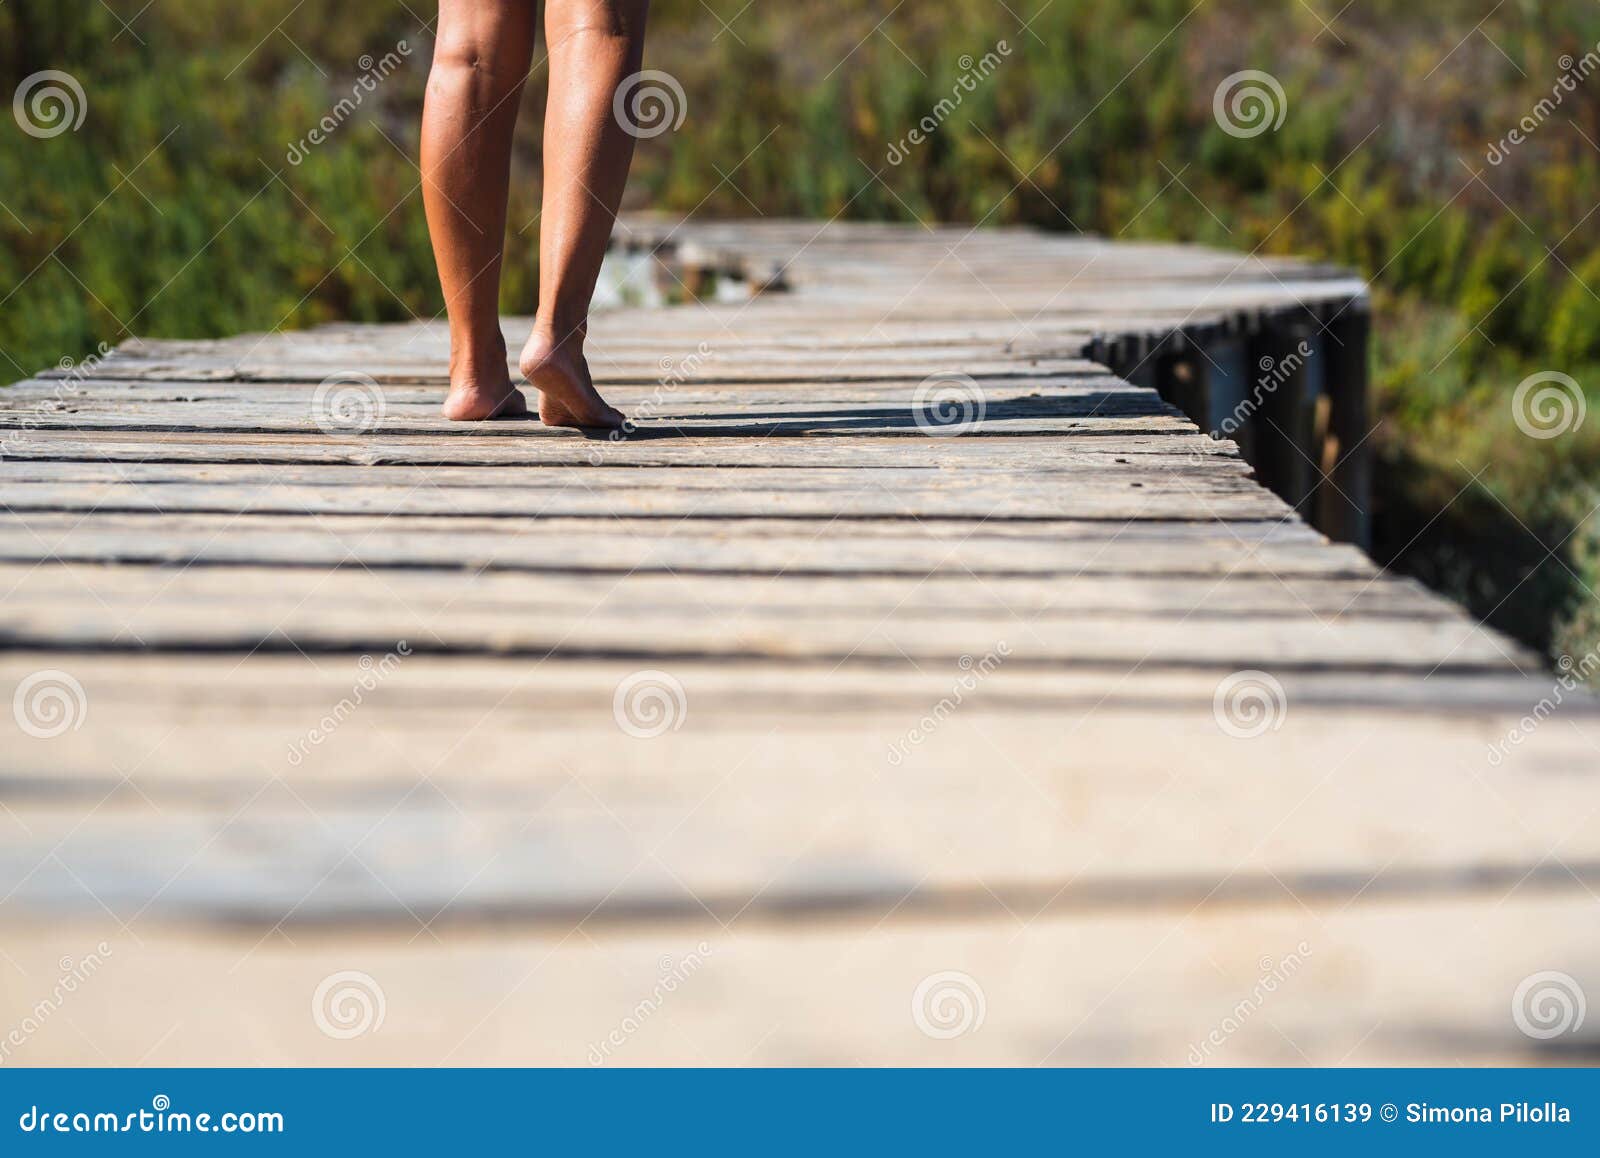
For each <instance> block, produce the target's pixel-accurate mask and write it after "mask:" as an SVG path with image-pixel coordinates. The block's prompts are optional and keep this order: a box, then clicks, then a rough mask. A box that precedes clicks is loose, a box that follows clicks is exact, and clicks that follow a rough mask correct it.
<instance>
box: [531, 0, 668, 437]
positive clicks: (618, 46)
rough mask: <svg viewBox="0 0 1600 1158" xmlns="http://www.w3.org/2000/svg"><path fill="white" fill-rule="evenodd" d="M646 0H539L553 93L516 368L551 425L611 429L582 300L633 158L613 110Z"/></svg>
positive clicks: (632, 66) (636, 62) (590, 288)
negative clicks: (533, 283) (535, 284)
mask: <svg viewBox="0 0 1600 1158" xmlns="http://www.w3.org/2000/svg"><path fill="white" fill-rule="evenodd" d="M649 7H650V4H649V0H546V7H545V18H544V28H545V41H546V43H547V44H548V45H549V51H550V96H549V104H548V107H547V109H546V111H545V118H544V207H543V209H542V211H541V212H540V215H539V313H538V317H537V318H536V320H535V322H534V327H533V334H532V336H531V337H529V338H528V343H527V345H526V346H524V347H523V350H522V357H521V359H520V365H521V369H522V372H523V374H525V375H526V376H527V378H528V381H529V382H530V383H532V384H533V386H534V387H535V388H536V389H537V390H538V391H539V417H540V418H542V419H543V420H544V421H545V422H546V423H547V424H548V425H551V426H600V427H606V426H610V427H616V426H620V425H621V424H622V415H621V414H620V413H619V412H618V411H617V410H615V409H614V408H612V407H611V406H608V405H607V404H606V401H605V399H603V398H601V397H600V395H599V394H598V393H597V392H596V391H595V388H594V383H593V381H592V380H591V379H590V377H589V366H588V363H587V362H586V361H585V360H584V356H583V345H584V339H585V338H586V337H587V336H588V331H589V299H590V298H591V297H593V296H594V285H595V280H596V278H598V277H599V274H600V262H601V260H602V259H603V258H604V257H605V252H606V245H607V243H608V242H609V241H610V239H611V226H612V224H613V222H615V220H616V216H617V206H618V205H619V204H620V203H621V201H622V189H623V186H624V185H625V184H627V180H628V165H629V163H630V162H631V161H632V159H633V142H634V137H633V134H632V133H630V132H629V131H628V127H627V126H625V125H623V124H622V123H621V122H620V121H619V119H618V117H617V116H616V114H615V112H614V110H613V101H614V99H615V97H616V94H617V89H618V87H619V86H620V85H621V84H622V82H623V81H624V80H626V79H627V78H628V77H629V76H630V75H631V74H633V73H635V72H638V71H639V66H640V63H641V61H642V59H643V56H644V23H645V16H646V14H647V12H648V11H649Z"/></svg>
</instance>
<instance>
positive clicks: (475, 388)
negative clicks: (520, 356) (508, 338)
mask: <svg viewBox="0 0 1600 1158" xmlns="http://www.w3.org/2000/svg"><path fill="white" fill-rule="evenodd" d="M477 345H478V346H487V347H488V349H487V350H484V351H480V354H479V356H476V357H474V356H470V355H463V354H461V353H460V352H459V351H457V350H454V349H452V350H451V351H450V393H449V395H448V396H447V397H446V398H445V400H444V407H443V413H444V416H445V417H446V418H448V419H449V420H450V421H451V422H479V421H481V420H483V419H485V418H516V417H518V416H520V415H523V414H526V413H528V399H527V397H526V396H525V395H524V394H523V393H522V391H521V390H518V389H517V388H516V387H515V386H513V385H512V384H511V372H510V371H509V370H507V369H506V344H505V340H504V339H503V338H501V337H500V336H499V335H498V334H496V335H495V338H494V340H493V341H492V342H484V343H477Z"/></svg>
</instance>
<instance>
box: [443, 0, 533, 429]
mask: <svg viewBox="0 0 1600 1158" xmlns="http://www.w3.org/2000/svg"><path fill="white" fill-rule="evenodd" d="M537 24H538V6H537V4H536V2H535V0H439V31H438V36H437V39H436V41H435V44H434V52H433V69H432V71H431V72H429V74H428V92H427V97H426V99H425V101H424V103H423V108H422V200H423V206H424V208H425V210H426V212H427V216H428V234H429V236H430V237H431V238H432V240H433V254H434V260H435V262H436V263H437V264H438V267H439V282H440V285H441V286H442V287H443V289H444V298H445V309H446V312H447V313H448V314H449V317H450V395H449V397H448V398H446V399H445V403H444V415H445V417H446V418H452V419H458V420H470V419H476V418H490V417H493V416H495V415H497V414H522V413H526V412H527V403H526V401H525V400H524V398H523V395H522V393H521V391H519V390H517V389H516V388H515V387H514V386H513V385H512V383H511V375H510V372H509V370H508V368H507V364H506V347H505V339H504V338H503V337H502V335H501V333H500V264H501V259H502V256H503V250H504V247H505V235H506V199H507V197H508V195H509V193H510V186H511V136H512V132H513V130H514V129H515V128H516V123H517V106H518V105H519V104H520V103H521V97H522V86H523V83H524V82H525V81H526V80H527V78H528V66H529V64H530V63H531V62H532V60H533V44H534V33H535V30H536V28H537Z"/></svg>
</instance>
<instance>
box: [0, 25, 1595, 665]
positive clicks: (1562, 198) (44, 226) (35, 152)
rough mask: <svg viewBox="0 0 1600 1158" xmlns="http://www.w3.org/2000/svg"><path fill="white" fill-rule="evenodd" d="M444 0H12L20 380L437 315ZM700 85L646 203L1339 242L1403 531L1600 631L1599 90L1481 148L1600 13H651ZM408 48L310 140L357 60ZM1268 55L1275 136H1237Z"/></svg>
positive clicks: (1579, 650) (1476, 576) (672, 60)
mask: <svg viewBox="0 0 1600 1158" xmlns="http://www.w3.org/2000/svg"><path fill="white" fill-rule="evenodd" d="M434 15H435V13H434V9H433V8H432V7H431V6H428V7H424V6H421V5H418V4H416V3H415V2H414V0H346V2H344V3H342V4H339V5H327V4H308V5H297V4H295V3H294V0H264V2H262V3H257V4H248V5H240V4H237V3H233V2H231V0H159V2H158V3H156V4H155V5H151V6H146V5H144V4H143V0H106V2H105V3H101V2H100V0H67V2H65V3H63V2H61V0H8V2H7V3H5V4H4V5H0V81H3V83H4V89H3V91H4V92H6V93H11V92H13V91H14V90H15V89H16V87H17V85H18V84H19V82H20V81H21V80H22V79H23V78H24V77H27V76H29V75H31V74H32V73H34V72H37V71H39V70H41V69H60V70H63V71H66V72H69V73H71V74H72V75H73V76H74V77H75V78H76V79H77V80H78V81H79V82H80V83H81V85H82V86H83V89H84V92H85V96H86V98H87V104H88V112H87V116H86V118H85V120H84V123H83V125H82V126H81V127H80V128H79V129H78V130H76V131H74V132H67V133H63V134H61V135H59V136H56V137H53V138H50V139H36V138H34V137H31V136H28V135H25V134H24V133H22V132H21V131H20V129H19V128H18V127H17V126H16V124H15V122H14V120H13V119H11V118H6V119H4V120H3V121H0V293H3V294H4V295H5V297H4V300H3V302H0V379H4V380H9V379H12V378H21V377H24V376H26V375H27V374H28V373H30V372H32V371H35V370H37V369H39V368H40V367H43V366H47V365H51V364H54V363H56V362H57V361H58V360H59V359H62V358H64V357H70V358H81V357H83V356H85V355H86V354H89V353H90V352H92V351H93V350H94V349H95V348H96V347H97V345H98V344H99V343H101V342H107V343H112V344H114V343H116V342H117V341H120V340H122V339H123V338H126V337H127V336H129V335H130V334H133V333H138V334H145V335H152V336H190V337H200V336H211V335H219V334H228V333H234V332H238V331H243V330H260V329H271V328H278V327H295V326H305V325H310V324H315V323H317V322H322V321H328V320H333V319H353V320H364V321H381V320H393V319H403V318H410V317H414V316H424V317H431V316H434V315H436V314H437V313H438V312H439V310H440V305H441V303H440V295H439V290H438V285H437V282H436V280H435V276H434V273H433V267H432V260H431V257H430V254H429V250H428V244H427V234H426V229H425V225H424V221H423V216H422V208H421V199H420V194H419V191H418V180H419V178H418V174H417V171H416V167H415V164H414V159H415V157H416V141H417V128H416V125H417V118H418V114H419V110H420V107H421V101H422V94H423V87H424V82H425V79H426V73H427V64H428V59H429V55H430V52H431V45H432V26H433V21H434ZM651 20H652V29H651V38H650V46H649V50H648V53H647V64H648V65H649V66H650V67H654V68H660V69H664V70H666V71H668V72H670V73H672V74H673V75H674V76H675V77H676V78H677V79H678V80H679V81H680V82H681V83H682V85H683V87H684V89H685V91H686V93H687V97H688V118H687V120H686V122H685V124H684V126H683V128H682V129H680V130H679V131H678V132H676V133H674V134H669V135H667V136H663V137H660V138H657V139H655V140H650V141H645V142H643V143H642V145H641V148H640V151H639V157H638V161H637V165H636V170H635V175H634V180H633V183H632V186H631V187H630V195H629V199H630V204H631V205H633V206H653V207H657V208H662V209H675V210H692V211H695V212H697V213H700V214H705V215H732V216H738V215H749V214H755V213H762V214H787V215H800V216H812V217H833V216H835V215H842V216H844V217H850V218H861V219H887V220H906V221H910V220H914V219H915V220H923V221H933V220H941V221H961V222H973V223H984V224H1017V223H1027V224H1034V225H1039V226H1042V227H1045V228H1049V229H1061V230H1083V231H1092V232H1098V233H1102V234H1105V235H1107V236H1111V237H1138V238H1176V239H1185V240H1194V241H1199V242H1205V243H1210V244H1216V245H1222V246H1226V247H1229V248H1233V249H1244V250H1252V249H1259V250H1260V251H1262V252H1267V253H1283V254H1303V255H1307V256H1313V257H1320V258H1325V259H1330V260H1334V261H1338V262H1342V263H1346V264H1348V265H1350V266H1351V267H1353V268H1356V269H1358V270H1360V271H1361V272H1362V273H1363V274H1365V275H1366V276H1367V277H1368V278H1369V279H1371V281H1372V282H1373V285H1374V288H1375V305H1376V309H1375V317H1376V323H1377V325H1376V343H1375V358H1376V365H1375V390H1376V401H1377V414H1378V418H1379V423H1380V425H1379V429H1378V431H1377V433H1376V435H1375V436H1374V437H1375V444H1376V447H1377V450H1378V454H1379V464H1378V470H1377V482H1378V489H1379V494H1378V509H1377V511H1376V515H1377V518H1376V530H1377V537H1378V541H1377V544H1376V553H1377V554H1378V556H1379V558H1380V559H1381V560H1383V561H1385V562H1388V563H1392V564H1394V565H1395V566H1397V567H1398V568H1399V569H1401V570H1404V571H1407V572H1409V573H1412V574H1415V575H1418V576H1419V577H1421V578H1423V579H1425V580H1426V581H1427V582H1429V583H1431V584H1433V585H1435V586H1437V587H1439V588H1441V589H1442V590H1444V591H1446V592H1448V593H1449V594H1451V595H1452V596H1454V597H1456V598H1458V599H1460V600H1462V601H1463V602H1465V603H1466V604H1467V605H1468V606H1469V607H1470V608H1471V609H1472V610H1473V611H1475V612H1476V613H1478V614H1479V615H1483V616H1487V617H1489V618H1490V619H1491V621H1492V622H1494V623H1496V624H1497V625H1499V626H1501V627H1502V628H1505V629H1507V630H1509V631H1511V632H1513V633H1514V634H1516V635H1518V636H1519V637H1521V638H1523V639H1525V640H1527V641H1529V642H1531V643H1533V644H1534V645H1535V646H1538V647H1540V648H1544V649H1547V650H1549V651H1551V652H1552V653H1561V652H1568V653H1571V654H1574V655H1582V654H1584V653H1586V652H1588V651H1590V650H1592V649H1594V648H1595V647H1596V646H1597V644H1600V605H1597V602H1596V600H1595V597H1594V595H1593V594H1592V590H1591V589H1593V588H1595V587H1596V586H1597V585H1600V531H1597V530H1596V521H1595V520H1593V519H1590V518H1588V515H1589V512H1590V511H1591V510H1592V509H1593V507H1594V506H1595V504H1596V503H1597V502H1600V412H1597V413H1594V414H1592V415H1591V416H1590V418H1589V420H1588V421H1587V422H1586V423H1585V424H1584V425H1583V426H1582V427H1580V428H1579V429H1578V430H1576V431H1574V432H1572V433H1571V434H1568V435H1565V436H1563V437H1561V438H1557V439H1551V440H1548V441H1538V440H1534V439H1531V438H1528V437H1526V436H1525V435H1523V434H1521V433H1520V432H1519V431H1518V430H1517V428H1516V427H1515V426H1514V425H1513V423H1512V420H1511V411H1510V396H1511V392H1512V390H1513V389H1514V388H1515V387H1516V385H1517V383H1518V382H1520V381H1521V380H1522V379H1523V378H1524V377H1526V376H1527V375H1528V374H1531V373H1534V372H1537V371H1543V370H1560V371H1562V372H1564V373H1567V374H1570V375H1572V376H1573V377H1574V378H1576V379H1577V380H1578V381H1579V382H1580V383H1582V384H1583V385H1584V386H1585V388H1586V389H1588V390H1589V392H1590V394H1589V400H1590V406H1591V408H1592V409H1594V408H1596V404H1597V403H1600V397H1597V394H1600V391H1597V384H1600V293H1597V283H1600V213H1597V207H1600V75H1597V76H1594V77H1591V78H1589V79H1588V80H1587V81H1586V82H1583V83H1582V84H1580V85H1578V86H1577V88H1576V90H1575V91H1574V92H1572V93H1568V94H1563V99H1562V102H1561V104H1560V107H1559V108H1557V109H1555V110H1554V112H1553V113H1552V114H1551V115H1550V116H1549V117H1548V119H1547V120H1545V121H1544V123H1542V124H1541V125H1540V126H1539V127H1538V128H1537V129H1536V130H1535V131H1534V132H1533V133H1532V135H1531V137H1530V139H1529V140H1528V141H1527V142H1526V143H1524V144H1522V145H1520V146H1516V147H1514V148H1513V149H1512V150H1511V151H1510V154H1509V156H1508V157H1507V158H1506V159H1505V160H1504V161H1503V162H1502V163H1500V164H1498V165H1491V164H1490V163H1489V162H1488V161H1487V160H1486V154H1487V152H1488V150H1489V146H1490V144H1491V142H1494V141H1498V140H1500V139H1502V138H1503V137H1504V136H1505V135H1506V134H1507V133H1508V132H1509V131H1510V130H1511V129H1512V128H1513V127H1514V126H1515V125H1516V124H1517V122H1518V121H1519V120H1521V119H1522V118H1523V117H1524V116H1528V115H1530V114H1532V113H1533V110H1534V108H1535V105H1536V104H1537V102H1538V101H1540V100H1541V99H1542V98H1546V97H1549V96H1550V95H1551V93H1552V90H1553V88H1554V87H1555V85H1556V82H1557V81H1558V79H1559V78H1560V76H1561V74H1562V71H1563V67H1564V66H1563V63H1562V58H1563V57H1572V58H1577V59H1581V58H1582V57H1583V56H1584V54H1585V53H1587V52H1590V51H1593V50H1596V48H1597V45H1600V4H1596V3H1594V2H1593V0H1505V2H1503V3H1499V4H1495V3H1493V2H1492V0H1475V2H1468V0H1430V2H1429V3H1428V4H1426V5H1423V4H1416V3H1414V2H1401V0H1358V2H1357V3H1355V4H1350V5H1346V4H1344V3H1343V0H1015V2H1014V0H1007V3H1006V4H1001V3H999V2H998V0H918V2H917V3H914V4H904V5H902V6H892V5H891V4H888V3H864V4H849V5H841V4H838V3H823V2H820V0H790V2H789V3H785V4H777V3H765V2H761V0H757V2H756V3H751V4H748V5H745V4H744V0H704V2H702V0H655V5H654V11H653V14H652V18H651ZM1002 40H1004V41H1006V42H1007V45H1008V47H1009V49H1010V54H1009V55H1008V56H1007V57H1006V58H1005V60H1004V63H1003V64H1002V65H1001V67H1000V68H999V69H998V70H997V71H996V72H995V73H994V75H993V76H992V77H990V78H989V79H987V80H985V81H982V82H980V83H979V85H978V87H977V88H976V90H975V91H974V92H972V93H970V94H967V95H966V96H965V99H964V100H963V103H962V104H961V105H960V107H959V108H958V109H956V110H955V112H954V113H953V115H951V116H950V117H949V118H948V119H946V120H945V121H944V122H943V124H942V125H941V126H940V127H939V128H938V130H937V131H936V132H935V133H934V134H933V136H932V139H931V140H929V141H928V142H927V143H925V144H923V145H920V146H916V147H913V148H912V149H911V150H910V155H909V157H908V158H907V159H905V160H904V161H903V162H902V163H900V164H898V165H891V164H889V163H888V160H887V155H888V151H889V144H890V142H891V141H896V140H899V139H901V138H902V137H903V136H904V135H905V133H906V132H907V130H908V129H910V127H911V126H912V125H914V124H915V123H916V122H918V121H919V120H920V119H921V118H922V117H923V116H925V115H926V114H928V113H929V112H930V110H932V108H933V106H934V105H935V104H936V103H937V102H938V101H939V100H940V99H941V98H942V97H944V96H947V95H948V94H950V92H951V91H952V89H953V87H954V85H955V84H956V81H957V78H958V77H959V76H961V74H962V73H963V72H964V71H965V62H964V61H963V58H964V57H982V56H983V54H984V53H985V52H987V51H990V50H993V49H994V48H995V46H996V45H997V44H998V42H1000V41H1002ZM402 42H404V44H405V45H406V47H407V48H408V50H409V55H408V56H406V58H405V60H404V63H403V64H402V66H401V67H400V68H399V70H398V71H396V72H395V73H394V74H393V75H392V76H390V77H388V78H387V79H386V80H384V81H383V82H382V84H381V85H380V86H379V88H378V89H377V91H375V92H374V93H372V94H370V95H364V97H363V101H362V104H361V107H360V108H359V109H358V110H357V112H356V114H355V115H354V116H353V117H351V118H350V119H349V120H348V121H346V122H345V123H343V124H341V125H340V126H339V127H338V128H337V129H336V130H335V131H334V132H333V133H332V134H331V136H330V139H329V140H328V141H327V142H326V143H325V144H322V145H318V146H313V147H312V148H310V149H309V150H308V151H307V156H306V158H305V159H304V161H303V162H301V163H298V164H292V163H290V161H289V160H288V159H287V154H288V153H289V150H290V146H291V145H293V144H294V143H295V142H299V141H302V140H303V139H304V138H305V137H306V135H307V133H308V132H309V131H310V129H311V128H312V127H313V126H314V125H315V124H316V123H317V122H318V121H319V120H320V119H321V118H322V117H323V116H325V115H327V114H328V113H329V112H330V110H331V109H332V108H333V106H334V105H335V104H336V103H337V102H338V101H339V99H340V98H341V97H344V96H347V95H349V94H350V92H351V90H352V86H353V85H354V84H355V83H356V82H357V80H358V78H359V77H360V76H361V74H362V73H363V71H365V66H364V64H363V58H364V57H366V58H381V57H382V56H383V55H384V54H385V53H387V52H392V51H394V50H395V49H396V46H397V45H400V44H401V43H402ZM1244 68H1257V69H1263V70H1266V71H1268V72H1270V73H1272V74H1273V75H1274V76H1275V77H1276V78H1277V79H1278V80H1279V81H1280V82H1281V84H1282V85H1283V88H1284V90H1285V93H1286V95H1287V103H1288V115H1287V117H1286V119H1285V121H1284V123H1283V125H1282V127H1281V128H1280V129H1279V130H1277V131H1276V132H1272V133H1268V134H1265V135H1262V136H1258V137H1255V138H1253V139H1248V140H1241V139H1238V138H1235V137H1232V136H1229V135H1228V134H1226V133H1224V132H1222V131H1221V129H1220V128H1219V127H1218V125H1217V123H1216V121H1215V119H1214V117H1213V115H1212V96H1213V93H1214V91H1215V89H1216V87H1217V84H1218V82H1219V81H1221V79H1222V78H1223V77H1225V76H1227V75H1229V74H1231V73H1233V72H1235V71H1238V70H1240V69H1244ZM543 71H544V70H543V68H542V66H537V65H536V68H535V75H534V83H532V84H530V86H529V89H528V92H527V94H526V96H525V98H524V109H523V114H524V115H523V122H522V124H521V126H520V129H519V144H518V152H517V160H516V165H517V180H516V182H515V192H514V193H513V204H512V210H511V217H510V234H511V242H512V246H513V249H512V255H511V259H510V261H509V263H508V266H507V274H506V280H505V285H504V291H503V305H504V307H505V309H506V310H507V311H510V312H520V313H526V312H531V310H532V309H533V307H534V303H535V300H536V296H537V288H538V286H537V268H536V265H535V240H536V235H537V207H538V196H539V168H538V161H539V151H540V134H541V126H540V123H539V122H540V114H541V112H542V106H543V96H542V91H541V89H542V83H543Z"/></svg>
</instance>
